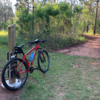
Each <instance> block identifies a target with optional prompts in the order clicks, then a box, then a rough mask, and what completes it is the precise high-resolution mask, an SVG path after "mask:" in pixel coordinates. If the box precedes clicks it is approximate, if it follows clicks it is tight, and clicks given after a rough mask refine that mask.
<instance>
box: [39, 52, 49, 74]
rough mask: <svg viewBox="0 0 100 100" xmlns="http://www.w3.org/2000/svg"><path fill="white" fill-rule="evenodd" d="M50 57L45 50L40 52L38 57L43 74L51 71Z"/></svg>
mask: <svg viewBox="0 0 100 100" xmlns="http://www.w3.org/2000/svg"><path fill="white" fill-rule="evenodd" d="M49 63H50V60H49V55H48V53H47V51H45V50H43V51H40V52H39V55H38V67H39V70H40V71H41V72H43V73H45V72H47V71H48V69H49Z"/></svg>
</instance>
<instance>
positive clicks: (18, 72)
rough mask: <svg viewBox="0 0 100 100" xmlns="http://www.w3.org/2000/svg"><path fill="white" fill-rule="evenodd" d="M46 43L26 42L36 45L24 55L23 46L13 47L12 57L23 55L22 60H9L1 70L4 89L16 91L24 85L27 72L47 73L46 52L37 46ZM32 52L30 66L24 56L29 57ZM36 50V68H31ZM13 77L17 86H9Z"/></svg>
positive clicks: (47, 61)
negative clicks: (38, 71)
mask: <svg viewBox="0 0 100 100" xmlns="http://www.w3.org/2000/svg"><path fill="white" fill-rule="evenodd" d="M46 41H47V40H43V41H40V40H38V39H36V40H35V41H34V42H28V44H31V45H32V44H36V46H34V47H32V49H30V50H29V51H28V52H27V53H26V54H25V53H24V52H23V50H22V47H23V46H24V45H20V46H16V47H15V52H14V55H16V54H23V57H22V59H21V58H13V59H11V60H10V61H8V63H7V64H6V65H5V67H4V68H3V71H2V75H1V79H2V83H3V85H4V86H5V88H7V89H8V90H12V91H15V90H18V89H19V88H21V87H22V86H23V85H24V84H25V82H26V80H27V77H28V72H30V73H32V72H33V71H34V70H40V71H41V72H42V73H46V72H47V71H48V69H49V64H50V60H49V55H48V53H47V51H46V50H42V48H41V47H40V46H39V44H38V43H39V42H42V43H44V42H46ZM33 50H34V54H32V55H31V57H33V58H32V59H31V64H30V63H29V61H28V60H27V59H26V56H27V55H29V54H30V53H31V52H32V51H33ZM37 50H38V59H37V62H38V67H36V68H33V67H32V66H33V62H34V58H35V55H36V52H37ZM13 77H15V78H16V79H15V82H17V85H16V84H14V85H13V84H11V85H10V84H9V79H11V78H13Z"/></svg>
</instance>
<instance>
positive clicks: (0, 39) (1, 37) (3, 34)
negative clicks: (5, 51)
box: [0, 30, 8, 45]
mask: <svg viewBox="0 0 100 100" xmlns="http://www.w3.org/2000/svg"><path fill="white" fill-rule="evenodd" d="M0 44H3V45H7V44H8V32H7V31H5V30H1V31H0Z"/></svg>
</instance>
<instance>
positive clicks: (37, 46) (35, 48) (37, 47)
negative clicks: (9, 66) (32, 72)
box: [16, 44, 39, 75]
mask: <svg viewBox="0 0 100 100" xmlns="http://www.w3.org/2000/svg"><path fill="white" fill-rule="evenodd" d="M37 49H39V45H38V44H36V46H35V47H33V48H32V49H31V50H29V51H28V52H27V53H26V54H24V55H23V57H22V59H23V63H24V61H26V63H27V65H28V67H32V65H33V62H34V58H35V55H36V51H37ZM33 50H34V51H35V53H34V57H33V60H32V62H31V65H29V62H28V60H26V59H25V58H26V56H27V55H28V54H29V53H31V52H32V51H33ZM23 63H22V65H21V67H20V70H19V75H20V74H23V73H26V72H29V69H28V70H24V71H21V69H22V66H23ZM19 65H20V63H19V64H18V66H17V68H18V67H19ZM17 68H16V70H17Z"/></svg>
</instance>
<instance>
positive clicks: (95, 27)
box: [94, 0, 99, 34]
mask: <svg viewBox="0 0 100 100" xmlns="http://www.w3.org/2000/svg"><path fill="white" fill-rule="evenodd" d="M98 3H99V0H97V6H96V14H95V21H94V34H95V33H96V21H97V14H98Z"/></svg>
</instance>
